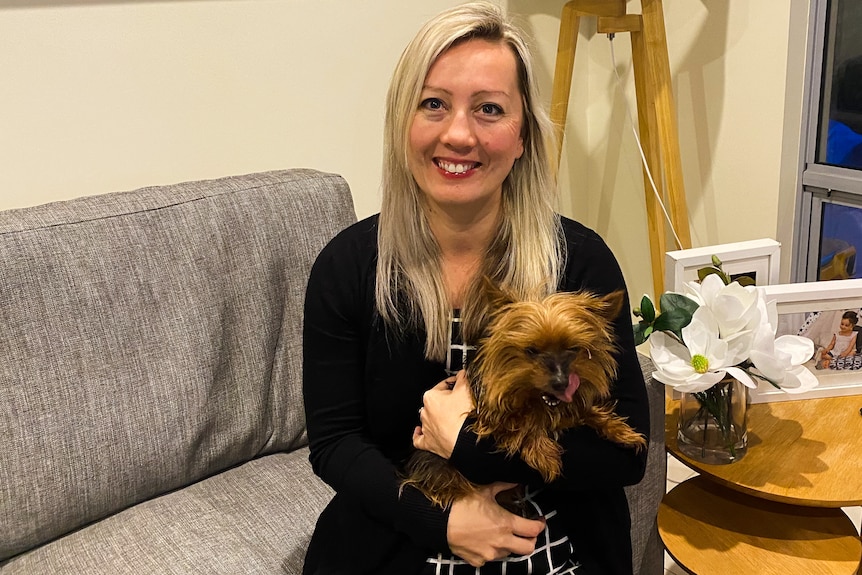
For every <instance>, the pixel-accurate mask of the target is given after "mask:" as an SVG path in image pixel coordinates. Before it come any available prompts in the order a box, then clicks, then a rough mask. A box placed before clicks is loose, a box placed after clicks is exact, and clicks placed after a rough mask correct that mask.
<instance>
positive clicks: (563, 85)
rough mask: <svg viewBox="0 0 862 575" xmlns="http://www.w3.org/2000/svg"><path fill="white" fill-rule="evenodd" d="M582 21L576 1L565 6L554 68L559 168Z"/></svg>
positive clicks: (553, 105) (553, 116)
mask: <svg viewBox="0 0 862 575" xmlns="http://www.w3.org/2000/svg"><path fill="white" fill-rule="evenodd" d="M580 20H581V18H580V16H579V15H578V12H577V10H576V9H575V0H572V1H571V2H567V3H566V4H565V6H563V13H562V15H561V17H560V37H559V39H558V40H557V63H556V65H555V67H554V88H553V91H552V93H551V122H553V124H554V139H555V144H556V145H557V166H559V163H560V157H561V155H562V153H563V135H564V134H565V131H566V115H567V114H568V111H569V92H570V91H571V88H572V69H573V67H574V65H575V46H576V45H577V42H578V26H579V25H580Z"/></svg>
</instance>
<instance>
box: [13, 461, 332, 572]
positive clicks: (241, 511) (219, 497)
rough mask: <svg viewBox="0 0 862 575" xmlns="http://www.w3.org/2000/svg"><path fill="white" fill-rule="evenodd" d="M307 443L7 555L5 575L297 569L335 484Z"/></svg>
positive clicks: (300, 564)
mask: <svg viewBox="0 0 862 575" xmlns="http://www.w3.org/2000/svg"><path fill="white" fill-rule="evenodd" d="M307 458H308V450H307V448H302V449H300V450H298V451H294V452H292V453H289V454H286V453H279V454H275V455H268V456H265V457H263V458H260V459H256V460H253V461H251V462H249V463H246V464H244V465H242V466H240V467H236V468H234V469H230V470H228V471H226V472H224V473H221V474H219V475H216V476H215V477H211V478H209V479H205V480H203V481H201V482H200V483H196V484H194V485H192V486H190V487H187V488H185V489H181V490H179V491H176V492H173V493H169V494H167V495H164V496H162V497H158V498H156V499H152V500H150V501H147V502H145V503H141V504H140V505H137V506H135V507H133V508H131V509H127V510H125V511H122V512H120V513H118V514H116V515H113V516H111V517H108V518H107V519H104V520H102V521H99V522H98V523H95V524H94V525H91V526H89V527H86V528H84V529H81V530H80V531H76V532H75V533H72V534H70V535H67V536H66V537H63V538H61V539H59V540H57V541H54V542H52V543H49V544H47V545H44V546H42V547H40V548H38V549H35V550H33V551H30V552H29V553H25V554H24V555H20V556H18V557H16V558H14V559H12V560H11V561H10V562H9V563H8V564H7V565H5V566H4V567H3V568H0V572H2V573H3V575H7V574H8V575H14V574H16V573H20V574H31V573H52V574H54V575H65V574H68V575H79V574H81V573H87V574H90V575H99V574H104V575H116V574H117V573H158V574H160V575H170V574H177V575H187V574H192V573H194V574H197V573H207V574H212V575H218V574H225V575H228V574H229V575H235V574H237V573H243V574H248V575H252V574H261V575H265V574H284V575H299V574H300V573H301V567H302V560H303V557H304V552H305V548H306V546H307V544H308V540H309V537H310V536H311V532H312V530H313V528H314V523H315V520H316V519H317V516H318V515H319V514H320V512H321V511H322V510H323V507H324V506H325V505H326V503H327V502H328V501H329V499H330V497H331V494H332V492H331V490H330V489H329V487H327V486H326V485H325V484H324V483H323V482H322V481H320V480H319V479H318V478H317V477H315V476H314V475H313V473H312V472H311V467H310V466H309V465H308V461H307Z"/></svg>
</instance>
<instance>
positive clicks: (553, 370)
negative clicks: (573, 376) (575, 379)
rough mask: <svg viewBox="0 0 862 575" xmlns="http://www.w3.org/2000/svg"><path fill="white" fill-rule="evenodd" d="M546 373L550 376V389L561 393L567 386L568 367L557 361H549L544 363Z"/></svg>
mask: <svg viewBox="0 0 862 575" xmlns="http://www.w3.org/2000/svg"><path fill="white" fill-rule="evenodd" d="M546 366H547V368H548V373H549V374H550V378H549V382H548V383H549V384H550V386H551V389H553V390H557V391H561V390H564V389H566V387H568V385H569V369H568V366H567V365H566V364H565V363H563V362H561V361H558V360H555V359H554V360H550V361H548V362H547V363H546Z"/></svg>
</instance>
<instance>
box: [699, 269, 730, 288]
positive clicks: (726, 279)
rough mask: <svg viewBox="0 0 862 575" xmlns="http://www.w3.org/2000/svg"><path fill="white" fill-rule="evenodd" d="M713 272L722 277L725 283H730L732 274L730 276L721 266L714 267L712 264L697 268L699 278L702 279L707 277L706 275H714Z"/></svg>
mask: <svg viewBox="0 0 862 575" xmlns="http://www.w3.org/2000/svg"><path fill="white" fill-rule="evenodd" d="M713 274H715V275H717V276H718V277H720V278H721V281H722V282H724V285H728V284H729V283H730V276H728V275H727V274H726V273H724V272H723V271H721V269H720V268H714V267H711V266H710V267H705V268H700V269H699V270H697V279H698V280H700V281H703V280H704V278H706V276H708V275H713Z"/></svg>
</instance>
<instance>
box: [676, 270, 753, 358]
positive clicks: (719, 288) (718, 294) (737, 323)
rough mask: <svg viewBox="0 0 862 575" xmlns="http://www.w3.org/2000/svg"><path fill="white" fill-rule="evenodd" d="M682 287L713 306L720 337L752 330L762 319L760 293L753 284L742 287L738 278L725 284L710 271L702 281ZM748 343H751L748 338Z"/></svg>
mask: <svg viewBox="0 0 862 575" xmlns="http://www.w3.org/2000/svg"><path fill="white" fill-rule="evenodd" d="M685 288H686V293H685V295H686V296H688V297H689V298H691V299H693V300H694V301H696V302H697V303H698V304H699V305H700V306H702V307H703V306H705V307H708V308H709V309H710V310H712V313H713V314H714V315H715V319H716V321H717V322H718V329H719V334H720V337H721V338H722V339H725V340H730V339H732V338H733V337H734V336H735V335H736V334H739V333H742V332H752V331H754V330H756V329H757V327H758V326H759V325H760V324H761V323H762V322H763V321H764V319H765V318H763V317H762V311H763V308H762V307H761V306H760V305H758V302H759V301H760V300H762V299H763V296H762V295H761V293H760V292H759V291H757V289H756V288H754V287H753V286H748V287H743V286H741V285H739V284H738V283H737V282H731V283H730V284H728V285H724V282H723V281H722V280H721V278H719V277H718V276H717V275H715V274H710V275H708V276H706V277H705V278H704V279H703V281H702V282H701V283H697V282H689V283H687V284H686V286H685ZM748 343H749V345H750V341H749V342H748Z"/></svg>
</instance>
